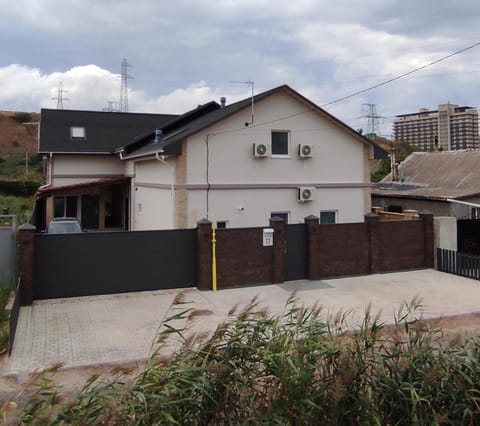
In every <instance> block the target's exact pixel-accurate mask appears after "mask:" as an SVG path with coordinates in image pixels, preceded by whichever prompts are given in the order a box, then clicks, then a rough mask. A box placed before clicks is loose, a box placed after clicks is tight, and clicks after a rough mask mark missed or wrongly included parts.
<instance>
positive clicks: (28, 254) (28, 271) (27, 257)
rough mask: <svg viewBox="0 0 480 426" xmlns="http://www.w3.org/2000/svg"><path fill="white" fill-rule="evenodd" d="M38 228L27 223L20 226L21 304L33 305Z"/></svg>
mask: <svg viewBox="0 0 480 426" xmlns="http://www.w3.org/2000/svg"><path fill="white" fill-rule="evenodd" d="M36 230H37V228H35V226H33V225H31V224H29V223H25V224H23V225H22V226H20V227H19V228H18V232H17V245H18V253H19V260H18V277H19V279H20V305H22V306H27V305H31V304H32V301H33V277H34V272H35V271H34V253H35V244H34V240H33V238H34V235H35V232H36Z"/></svg>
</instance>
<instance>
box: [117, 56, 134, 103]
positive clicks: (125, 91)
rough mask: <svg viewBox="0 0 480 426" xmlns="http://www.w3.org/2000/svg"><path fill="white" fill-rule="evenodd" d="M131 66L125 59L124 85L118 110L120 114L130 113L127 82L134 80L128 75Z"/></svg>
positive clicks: (123, 66)
mask: <svg viewBox="0 0 480 426" xmlns="http://www.w3.org/2000/svg"><path fill="white" fill-rule="evenodd" d="M129 66H130V64H129V63H128V62H127V60H126V59H125V58H124V59H123V61H122V75H121V76H120V78H121V79H122V84H121V87H120V101H119V102H118V110H119V111H120V112H128V88H127V80H128V79H129V78H133V77H131V76H129V75H128V72H127V69H128V67H129Z"/></svg>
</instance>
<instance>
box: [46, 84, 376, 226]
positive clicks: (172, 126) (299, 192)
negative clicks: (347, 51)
mask: <svg viewBox="0 0 480 426" xmlns="http://www.w3.org/2000/svg"><path fill="white" fill-rule="evenodd" d="M65 112H66V111H63V113H65ZM53 113H54V111H52V110H48V114H49V115H51V114H53ZM61 113H62V112H60V111H59V114H61ZM43 114H44V112H43V111H42V115H43ZM92 114H97V116H98V114H104V117H108V114H112V113H108V112H105V113H92ZM118 114H119V116H120V118H119V119H120V120H121V115H122V113H118ZM129 115H131V114H129ZM124 117H125V120H127V119H129V117H127V115H125V116H124ZM154 121H155V120H154ZM106 123H107V121H105V123H104V124H106ZM67 124H68V123H67ZM97 125H100V126H101V125H102V120H101V119H100V117H97ZM82 127H83V126H82V123H81V121H75V122H74V121H71V122H70V131H71V132H74V131H75V132H79V133H80V136H84V137H85V139H88V137H89V136H88V134H89V129H88V126H85V127H83V132H84V133H83V134H82V133H81V132H82V130H80V129H81V128H82ZM41 129H43V131H44V132H45V133H46V134H48V133H49V132H48V129H45V126H42V127H41ZM112 132H113V133H115V130H114V129H112ZM133 133H135V132H133ZM104 137H105V138H109V136H108V135H107V134H106V133H105V136H104ZM129 137H130V138H129V140H128V141H127V142H125V138H123V139H122V140H116V141H115V140H109V143H110V145H109V147H108V149H107V150H105V151H104V152H102V153H96V152H95V150H93V152H89V153H82V154H80V153H78V154H76V153H70V154H69V155H66V154H65V153H62V152H61V150H62V147H61V145H62V143H64V144H72V143H73V141H72V138H70V140H67V138H65V140H64V141H63V142H59V144H58V146H55V149H56V151H55V150H53V151H51V152H49V151H48V149H45V148H44V146H45V145H43V144H45V143H46V142H45V139H44V135H42V130H41V135H40V148H41V149H40V152H42V153H43V154H44V155H45V157H46V161H47V170H49V176H51V178H50V181H48V182H47V186H46V187H44V188H41V189H40V191H39V198H40V199H43V200H44V201H43V203H44V204H45V208H44V210H45V212H46V214H45V220H46V221H48V220H49V219H50V218H51V217H53V216H54V215H57V213H60V211H58V212H57V211H56V210H55V205H56V203H57V204H60V203H61V201H58V200H57V201H56V200H55V198H60V197H62V196H63V197H64V212H65V214H67V213H72V214H73V213H75V214H74V215H75V216H77V217H79V219H80V220H81V221H82V222H83V224H84V225H85V223H87V222H88V223H87V225H88V224H89V223H90V224H93V225H97V226H96V227H95V226H87V227H90V228H92V229H99V230H104V229H110V228H111V226H109V225H111V224H116V225H117V227H121V228H124V229H131V230H147V229H169V228H186V227H194V226H195V224H196V222H197V221H198V220H200V219H202V218H208V219H209V220H211V221H212V222H214V223H216V224H217V225H218V226H219V227H246V226H262V225H265V224H266V223H268V220H269V218H270V217H272V216H280V217H283V218H284V219H285V220H286V221H287V222H288V223H298V222H302V221H303V219H304V217H306V216H308V215H315V216H319V217H320V219H321V221H322V222H324V223H334V222H335V223H341V222H361V221H363V215H364V214H365V213H366V212H369V211H370V169H369V158H371V157H372V156H373V148H374V146H375V145H374V144H373V143H372V142H371V141H370V140H369V139H367V138H365V137H363V136H362V135H360V134H359V133H357V132H356V131H354V130H353V129H352V128H350V127H348V126H347V125H345V124H344V123H342V122H341V121H339V120H338V119H336V118H335V117H333V116H332V115H331V114H329V113H327V112H326V111H325V110H323V109H322V108H320V107H318V106H317V105H315V104H314V103H312V102H311V101H309V100H308V99H306V98H305V97H303V96H302V95H300V94H299V93H298V92H296V91H294V90H293V89H291V88H290V87H288V86H286V85H284V86H280V87H277V88H275V89H272V90H269V91H267V92H263V93H261V94H258V95H256V96H254V97H253V98H247V99H245V100H243V101H240V102H237V103H233V104H230V105H228V104H227V105H225V104H224V102H221V103H220V104H218V103H216V102H210V103H207V104H205V105H201V106H199V107H197V108H196V109H194V110H192V111H189V112H187V113H185V114H183V115H180V116H166V115H158V116H157V117H156V124H155V125H151V126H150V128H149V129H145V127H143V128H141V129H140V128H139V129H138V131H137V134H136V135H132V132H130V134H129ZM105 143H106V142H105ZM101 156H103V157H102V158H103V159H102V160H101V161H100V160H97V158H100V157H101ZM107 159H108V162H111V163H109V164H110V165H109V166H108V168H107V167H106V166H105V164H106V163H104V162H105V161H107ZM107 169H108V171H109V173H105V170H107ZM73 174H74V175H75V179H74V181H69V180H68V179H69V176H70V175H73ZM70 177H71V176H70ZM60 178H61V179H63V180H60ZM115 185H119V186H118V187H117V193H116V194H117V195H115V194H113V195H112V186H115ZM113 193H115V191H113ZM120 193H121V195H119V194H120ZM67 197H74V198H76V201H75V202H74V201H72V200H73V198H71V203H73V204H75V203H76V210H75V211H74V210H73V209H72V210H71V212H68V211H67V204H68V200H67ZM92 197H93V198H94V199H95V200H97V201H96V202H95V203H94V204H95V205H96V206H97V209H96V210H95V209H93V210H92V209H90V210H92V211H90V212H89V208H88V203H89V201H90V199H91V198H92ZM84 203H87V206H86V207H84ZM49 206H50V207H49ZM40 207H41V206H40ZM58 210H60V208H59V209H58ZM68 215H70V214H68ZM84 215H85V217H86V216H87V215H90V216H92V217H93V219H95V220H92V218H89V219H88V221H86V220H84V219H85V218H84ZM112 216H114V217H115V218H116V219H115V220H113V221H112V219H111V218H112Z"/></svg>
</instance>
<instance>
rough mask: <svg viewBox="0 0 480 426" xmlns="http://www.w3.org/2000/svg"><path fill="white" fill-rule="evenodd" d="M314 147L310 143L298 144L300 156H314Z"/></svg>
mask: <svg viewBox="0 0 480 426" xmlns="http://www.w3.org/2000/svg"><path fill="white" fill-rule="evenodd" d="M312 151H313V147H312V145H308V144H300V145H298V156H299V157H300V158H310V157H311V156H312Z"/></svg>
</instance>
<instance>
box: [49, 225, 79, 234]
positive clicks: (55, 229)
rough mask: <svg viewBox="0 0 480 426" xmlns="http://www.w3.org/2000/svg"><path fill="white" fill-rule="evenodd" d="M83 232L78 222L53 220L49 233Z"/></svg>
mask: <svg viewBox="0 0 480 426" xmlns="http://www.w3.org/2000/svg"><path fill="white" fill-rule="evenodd" d="M77 232H82V230H81V228H80V225H79V224H78V223H77V222H52V223H50V224H49V225H48V233H49V234H72V233H77Z"/></svg>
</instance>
